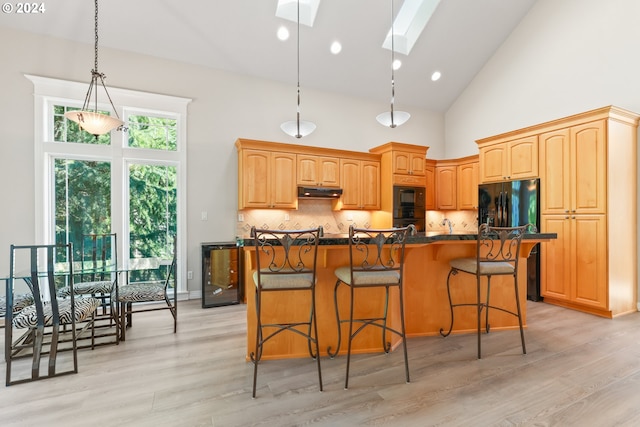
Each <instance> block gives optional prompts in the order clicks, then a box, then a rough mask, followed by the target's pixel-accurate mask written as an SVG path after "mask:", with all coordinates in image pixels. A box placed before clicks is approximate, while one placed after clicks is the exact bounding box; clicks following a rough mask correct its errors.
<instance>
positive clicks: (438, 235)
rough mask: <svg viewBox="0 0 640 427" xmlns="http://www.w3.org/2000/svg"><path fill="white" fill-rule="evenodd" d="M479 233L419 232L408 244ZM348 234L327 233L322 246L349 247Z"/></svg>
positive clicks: (465, 237)
mask: <svg viewBox="0 0 640 427" xmlns="http://www.w3.org/2000/svg"><path fill="white" fill-rule="evenodd" d="M477 237H478V233H468V232H467V233H465V232H458V233H456V232H455V231H454V232H453V233H447V232H442V231H427V232H424V231H422V232H418V233H416V234H415V235H414V236H409V238H408V240H407V244H409V245H410V244H425V243H436V242H443V241H464V240H472V241H475V240H477ZM557 237H558V236H557V234H556V233H526V234H525V235H524V237H523V240H545V239H556V238H557ZM348 244H349V235H348V234H346V233H345V234H330V233H325V234H324V236H323V237H322V238H320V245H348Z"/></svg>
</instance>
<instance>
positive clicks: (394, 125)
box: [391, 0, 396, 128]
mask: <svg viewBox="0 0 640 427" xmlns="http://www.w3.org/2000/svg"><path fill="white" fill-rule="evenodd" d="M395 38H396V37H395V34H394V32H393V0H391V127H392V128H394V127H396V124H395V123H394V122H393V102H394V98H395V96H396V91H395V73H394V70H393V63H394V61H395V46H394V39H395Z"/></svg>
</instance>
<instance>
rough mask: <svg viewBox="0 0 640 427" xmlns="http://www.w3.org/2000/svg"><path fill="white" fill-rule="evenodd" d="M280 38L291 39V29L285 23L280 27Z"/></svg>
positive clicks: (282, 39) (283, 39)
mask: <svg viewBox="0 0 640 427" xmlns="http://www.w3.org/2000/svg"><path fill="white" fill-rule="evenodd" d="M277 34H278V40H281V41H285V40H288V39H289V29H288V28H287V27H285V26H284V25H283V26H282V27H280V28H278V33H277Z"/></svg>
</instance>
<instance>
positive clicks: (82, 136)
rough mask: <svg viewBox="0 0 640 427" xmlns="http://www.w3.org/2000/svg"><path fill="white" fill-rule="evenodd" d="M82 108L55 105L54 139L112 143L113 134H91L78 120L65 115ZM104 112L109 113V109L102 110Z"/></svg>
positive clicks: (85, 142)
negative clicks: (81, 126)
mask: <svg viewBox="0 0 640 427" xmlns="http://www.w3.org/2000/svg"><path fill="white" fill-rule="evenodd" d="M77 110H80V108H77V107H67V106H66V105H54V106H53V140H54V141H56V142H77V143H81V144H98V145H109V144H111V134H110V133H106V134H104V135H100V136H98V138H96V137H95V136H93V135H91V134H90V133H89V132H86V131H84V130H82V129H81V128H80V126H78V124H77V123H76V122H72V121H71V120H69V119H67V118H66V117H65V116H64V113H66V112H67V111H77ZM100 113H103V114H107V115H108V114H109V112H107V111H100Z"/></svg>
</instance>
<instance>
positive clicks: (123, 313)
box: [112, 238, 178, 341]
mask: <svg viewBox="0 0 640 427" xmlns="http://www.w3.org/2000/svg"><path fill="white" fill-rule="evenodd" d="M177 255H178V254H177V246H176V239H175V238H174V242H173V258H172V259H171V262H170V263H169V264H168V268H167V275H166V277H165V279H164V281H163V282H162V283H163V284H162V286H163V290H164V292H163V296H164V299H163V300H159V299H147V300H141V299H135V300H131V301H129V300H127V299H126V297H124V296H123V295H122V294H121V293H120V290H121V289H124V288H126V286H135V284H131V285H129V284H128V282H129V272H128V271H126V272H125V274H126V279H125V281H124V282H125V284H124V285H122V287H121V286H120V283H119V282H116V286H115V294H116V295H115V297H112V301H114V304H118V305H119V307H118V308H117V311H118V314H119V316H120V318H119V320H118V326H119V335H120V340H121V341H125V339H126V329H127V328H128V327H131V326H132V324H133V315H134V314H136V313H144V312H149V311H158V310H169V311H170V312H171V316H172V317H173V333H174V334H175V333H176V332H177V331H178V288H177V272H176V265H177ZM171 283H173V296H172V297H169V293H168V291H167V290H168V288H169V284H171ZM162 301H164V302H165V303H166V306H161V307H157V306H152V307H147V308H134V304H136V305H137V304H141V305H144V304H146V303H153V302H162Z"/></svg>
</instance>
